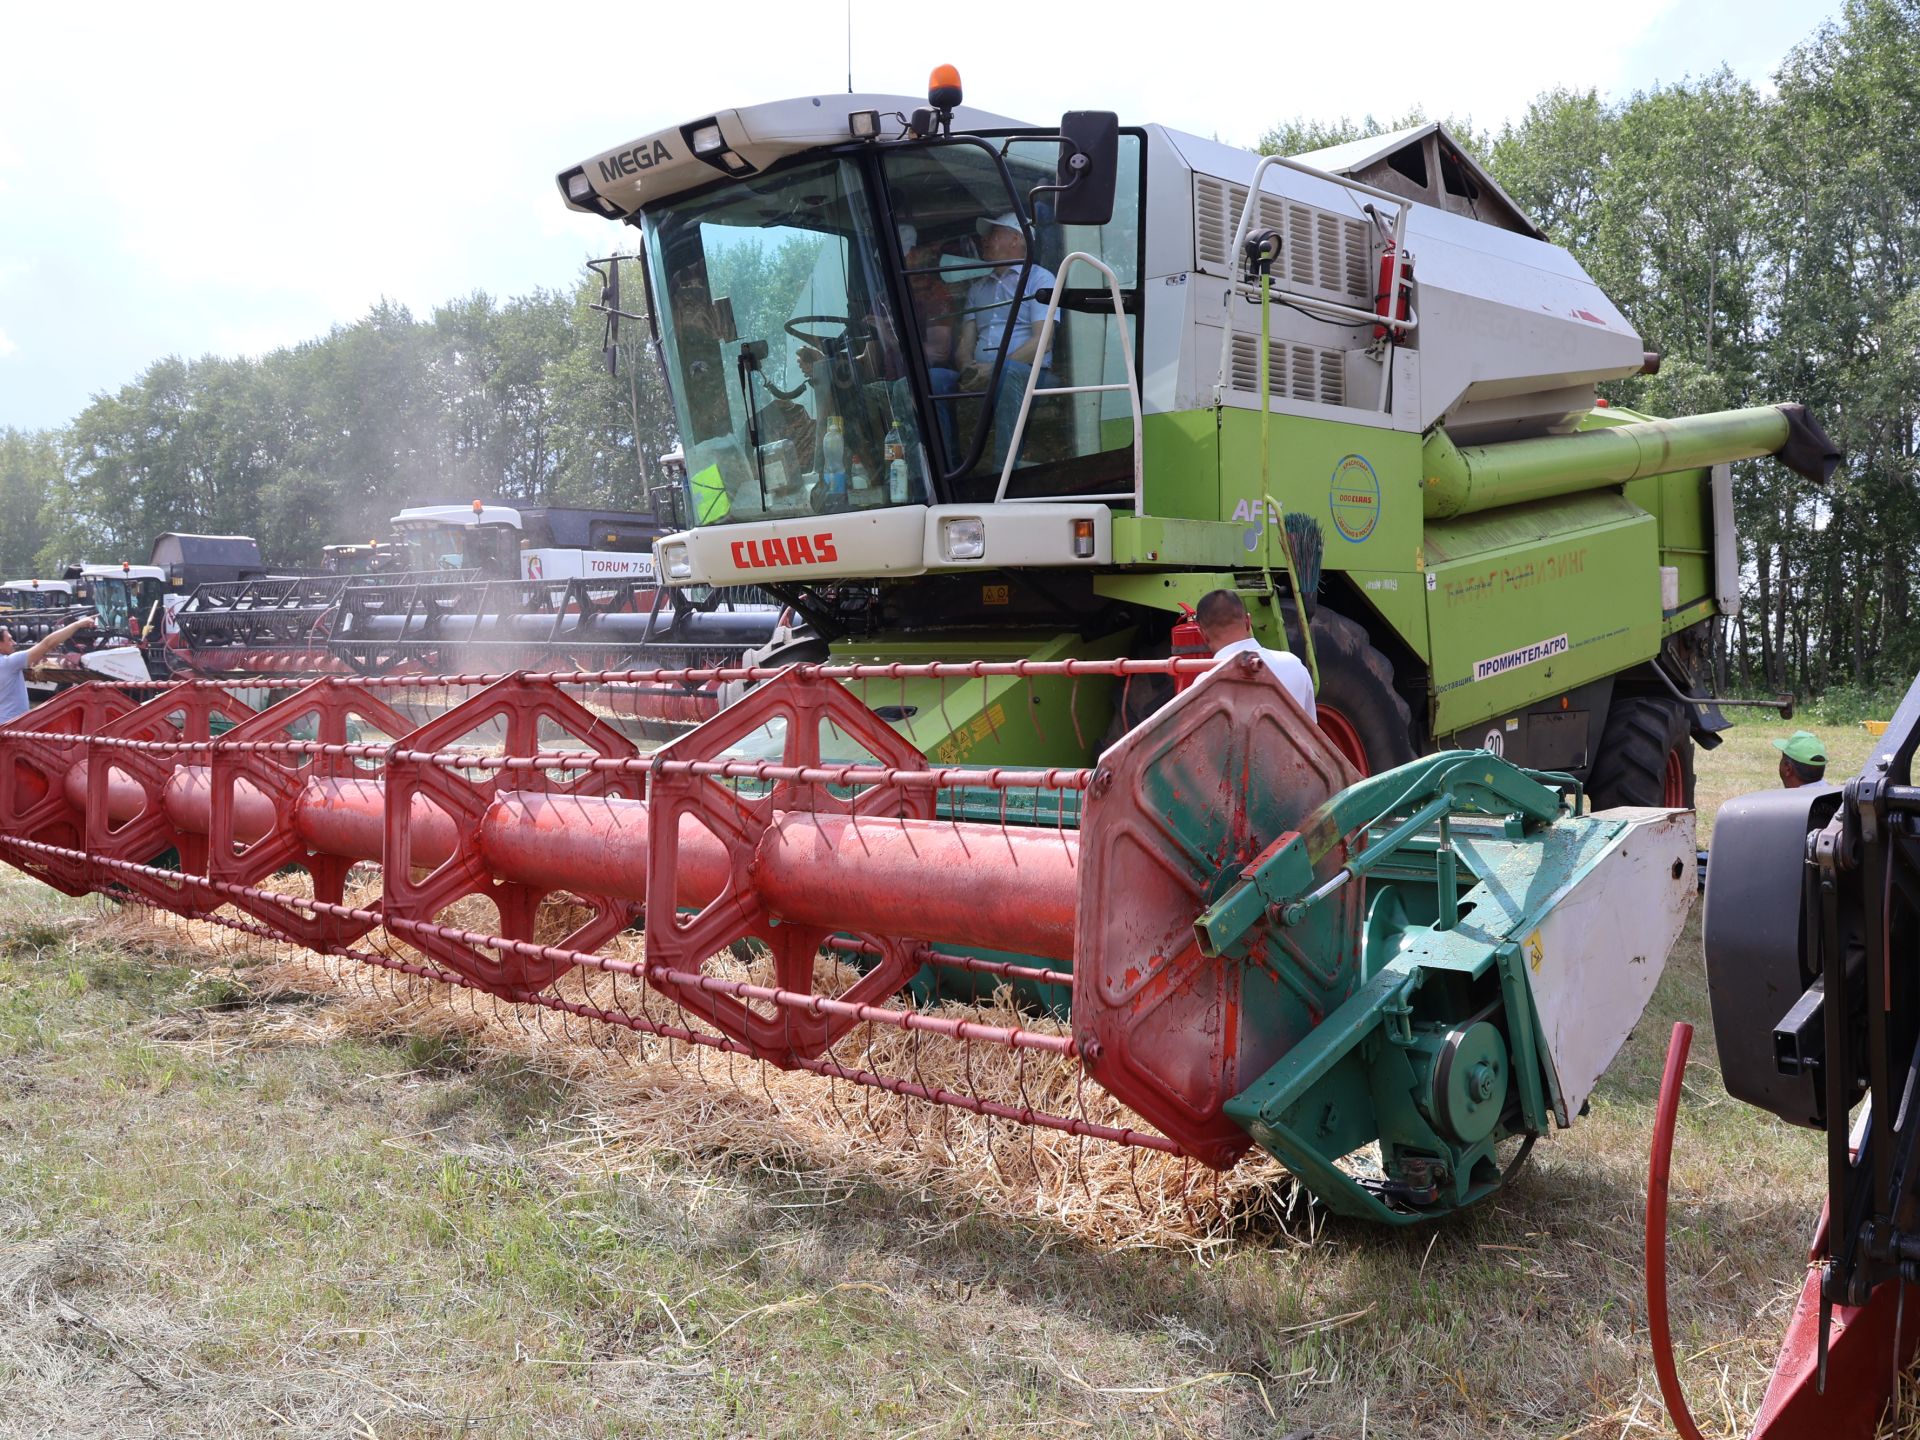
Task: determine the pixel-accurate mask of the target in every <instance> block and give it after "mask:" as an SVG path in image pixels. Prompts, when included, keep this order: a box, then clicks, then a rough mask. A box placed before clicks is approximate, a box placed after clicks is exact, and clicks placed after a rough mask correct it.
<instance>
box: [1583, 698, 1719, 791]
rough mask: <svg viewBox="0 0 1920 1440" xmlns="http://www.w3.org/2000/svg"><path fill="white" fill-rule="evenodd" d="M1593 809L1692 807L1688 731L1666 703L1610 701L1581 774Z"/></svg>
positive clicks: (1678, 711) (1683, 717)
mask: <svg viewBox="0 0 1920 1440" xmlns="http://www.w3.org/2000/svg"><path fill="white" fill-rule="evenodd" d="M1587 792H1588V794H1589V795H1591V796H1592V798H1593V808H1594V809H1596V810H1607V809H1611V808H1612V807H1613V806H1615V805H1659V806H1666V807H1668V808H1671V809H1689V808H1691V807H1692V805H1693V733H1692V729H1691V727H1690V726H1689V725H1688V723H1687V715H1686V711H1685V710H1683V709H1682V708H1681V707H1680V706H1679V705H1677V704H1675V703H1674V702H1673V701H1671V700H1661V699H1658V698H1656V697H1654V696H1650V695H1630V696H1628V697H1627V698H1626V699H1624V700H1617V701H1615V702H1614V705H1613V708H1612V709H1611V710H1610V711H1608V712H1607V725H1606V729H1605V730H1603V731H1602V732H1601V734H1600V753H1599V754H1598V755H1596V756H1595V757H1594V761H1593V768H1592V769H1591V770H1590V771H1589V772H1588V775H1587Z"/></svg>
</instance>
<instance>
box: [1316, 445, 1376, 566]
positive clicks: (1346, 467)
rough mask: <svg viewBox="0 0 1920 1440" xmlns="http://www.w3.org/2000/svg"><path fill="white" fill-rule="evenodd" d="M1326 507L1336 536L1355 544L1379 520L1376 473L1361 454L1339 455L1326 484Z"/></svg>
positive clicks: (1366, 535) (1371, 529) (1369, 532)
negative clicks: (1338, 535)
mask: <svg viewBox="0 0 1920 1440" xmlns="http://www.w3.org/2000/svg"><path fill="white" fill-rule="evenodd" d="M1327 508H1328V509H1329V510H1330V511H1332V512H1333V528H1334V529H1336V530H1338V531H1339V532H1340V538H1341V539H1343V540H1351V541H1353V542H1354V543H1355V544H1356V545H1357V544H1359V543H1360V542H1361V541H1362V540H1364V539H1366V538H1367V537H1368V536H1369V535H1371V534H1373V527H1374V526H1375V525H1377V524H1379V523H1380V477H1379V476H1377V475H1375V474H1374V473H1373V466H1371V465H1369V464H1368V463H1367V457H1366V456H1364V455H1346V456H1342V457H1341V460H1340V463H1339V464H1338V465H1335V466H1334V467H1333V482H1332V483H1331V484H1330V485H1329V486H1328V487H1327Z"/></svg>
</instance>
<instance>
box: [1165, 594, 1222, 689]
mask: <svg viewBox="0 0 1920 1440" xmlns="http://www.w3.org/2000/svg"><path fill="white" fill-rule="evenodd" d="M1171 645H1172V653H1173V656H1174V658H1175V659H1176V660H1181V659H1195V660H1198V659H1202V658H1204V657H1206V656H1209V655H1211V654H1213V647H1212V646H1211V645H1209V644H1207V635H1206V632H1205V631H1204V630H1202V629H1201V628H1200V617H1199V616H1198V615H1196V614H1194V613H1193V607H1192V606H1191V605H1188V604H1186V603H1184V602H1182V604H1181V606H1180V618H1179V619H1178V620H1176V621H1175V622H1174V625H1173V634H1172V637H1171ZM1196 678H1197V677H1195V676H1192V675H1179V676H1176V677H1175V678H1174V682H1173V688H1174V691H1175V693H1178V692H1180V691H1182V690H1185V689H1186V688H1187V687H1188V686H1189V685H1191V684H1193V682H1194V680H1195V679H1196Z"/></svg>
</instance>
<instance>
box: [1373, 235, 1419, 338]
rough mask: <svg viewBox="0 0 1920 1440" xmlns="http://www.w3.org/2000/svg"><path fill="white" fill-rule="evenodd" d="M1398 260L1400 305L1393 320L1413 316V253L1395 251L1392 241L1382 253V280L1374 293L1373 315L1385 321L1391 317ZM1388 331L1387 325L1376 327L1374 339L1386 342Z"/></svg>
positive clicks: (1374, 328) (1393, 315)
mask: <svg viewBox="0 0 1920 1440" xmlns="http://www.w3.org/2000/svg"><path fill="white" fill-rule="evenodd" d="M1396 258H1398V259H1399V261H1400V303H1399V306H1398V307H1397V313H1394V314H1392V317H1391V318H1393V319H1395V320H1407V319H1411V318H1412V316H1413V255H1412V254H1411V252H1409V253H1406V254H1404V255H1403V254H1401V252H1400V251H1398V250H1397V249H1395V247H1394V244H1393V242H1392V241H1391V240H1389V241H1388V242H1387V244H1386V248H1385V249H1384V250H1382V251H1381V252H1380V280H1379V284H1378V286H1377V287H1376V288H1375V290H1374V292H1373V313H1374V314H1376V315H1378V316H1381V317H1382V318H1383V319H1384V318H1387V317H1388V315H1389V311H1388V308H1387V307H1388V305H1389V304H1390V303H1391V300H1390V297H1391V296H1392V294H1393V265H1394V260H1395V259H1396ZM1387 329H1388V327H1387V326H1385V325H1376V326H1374V327H1373V338H1374V339H1376V340H1384V339H1385V338H1386V335H1387Z"/></svg>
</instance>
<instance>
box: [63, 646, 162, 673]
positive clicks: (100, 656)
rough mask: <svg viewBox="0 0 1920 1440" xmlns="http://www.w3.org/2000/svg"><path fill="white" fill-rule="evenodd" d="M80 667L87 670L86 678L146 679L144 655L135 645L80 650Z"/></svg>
mask: <svg viewBox="0 0 1920 1440" xmlns="http://www.w3.org/2000/svg"><path fill="white" fill-rule="evenodd" d="M80 667H81V668H82V669H83V670H85V671H87V672H88V678H89V679H92V678H95V677H97V678H99V679H102V680H138V681H142V682H144V681H146V680H147V679H149V678H150V677H149V676H148V674H147V661H146V657H145V656H143V655H142V654H141V653H140V649H139V647H138V646H135V645H115V646H113V647H111V648H110V649H105V650H83V651H81V652H80Z"/></svg>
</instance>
